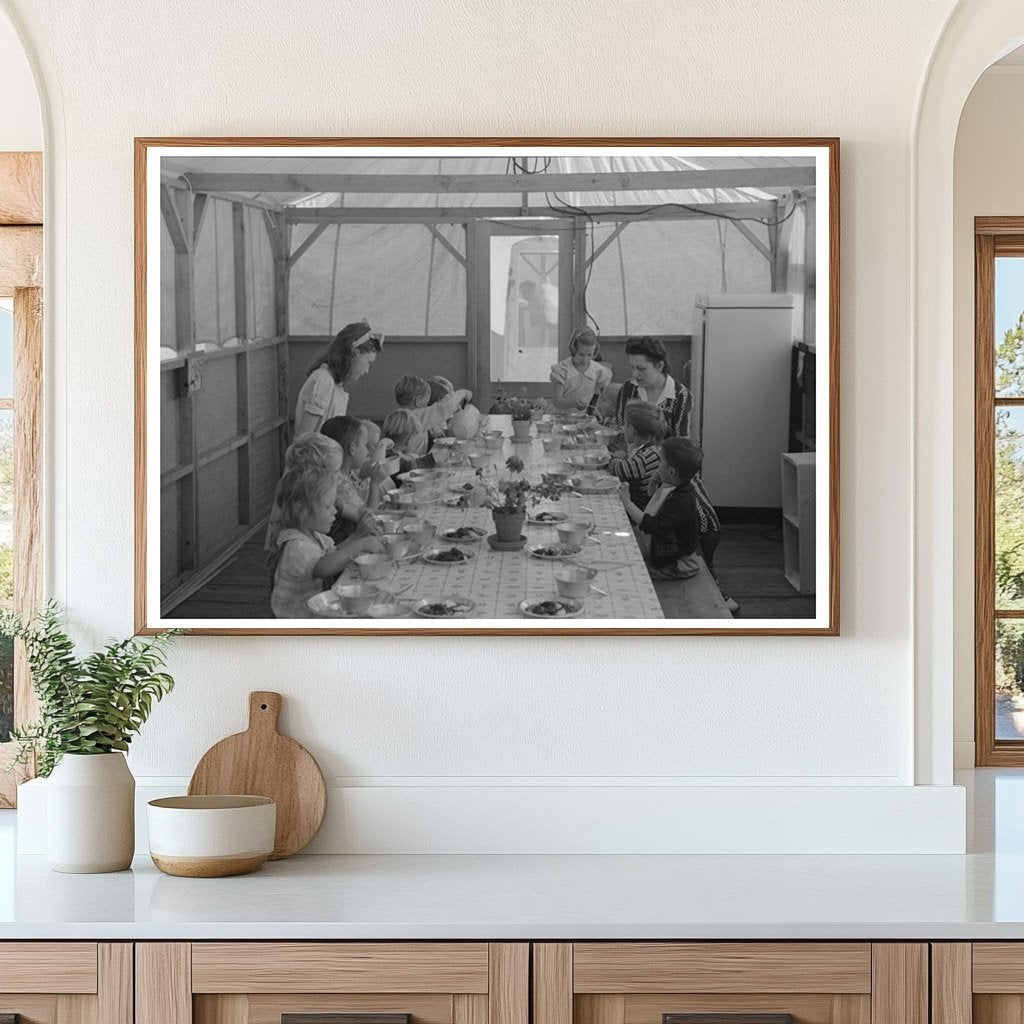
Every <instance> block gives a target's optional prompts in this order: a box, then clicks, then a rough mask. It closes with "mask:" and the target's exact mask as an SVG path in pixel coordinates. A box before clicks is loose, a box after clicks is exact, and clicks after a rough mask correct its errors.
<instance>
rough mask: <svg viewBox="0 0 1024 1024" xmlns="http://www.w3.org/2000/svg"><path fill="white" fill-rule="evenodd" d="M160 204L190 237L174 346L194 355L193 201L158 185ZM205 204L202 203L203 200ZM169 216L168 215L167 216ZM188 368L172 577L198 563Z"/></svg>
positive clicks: (180, 257) (178, 290)
mask: <svg viewBox="0 0 1024 1024" xmlns="http://www.w3.org/2000/svg"><path fill="white" fill-rule="evenodd" d="M165 191H167V193H168V196H169V197H170V198H171V200H172V201H171V204H170V206H171V209H170V210H168V209H166V208H164V206H163V196H164V192H165ZM160 198H161V208H163V209H164V219H165V220H167V223H168V228H169V229H170V230H171V238H172V240H173V239H174V234H175V233H174V230H173V229H172V228H171V223H172V221H173V222H177V223H178V224H179V225H180V228H181V231H180V235H181V238H182V239H189V241H190V243H191V244H188V245H186V246H185V247H184V249H183V250H181V251H179V249H178V246H177V244H175V249H174V337H175V344H176V347H177V350H178V351H179V352H183V353H185V354H186V358H187V359H189V360H191V359H192V358H194V353H195V347H196V315H195V258H194V257H195V240H196V238H197V237H198V232H197V231H196V230H195V222H194V219H193V218H194V213H195V210H194V208H193V203H192V201H191V198H192V197H191V195H190V194H189V193H187V192H170V191H169V190H165V189H163V188H161V190H160ZM204 205H205V204H204ZM169 216H170V218H171V219H169ZM188 376H189V368H188V365H187V363H186V366H185V369H184V372H183V373H182V377H181V380H182V390H183V393H182V402H181V422H180V423H179V425H178V431H179V434H178V437H179V448H178V458H179V459H180V460H181V461H188V462H189V463H191V465H192V467H193V470H192V474H191V476H188V477H185V478H184V479H182V481H181V482H180V483H179V484H178V543H177V550H178V565H177V573H176V574H175V577H178V576H181V575H184V574H187V573H190V572H195V570H196V568H197V567H198V565H199V481H198V479H197V474H198V470H197V468H196V456H197V454H198V452H199V439H198V437H197V436H196V420H197V416H196V411H197V405H198V402H199V392H197V391H195V390H193V389H192V388H190V387H189V386H188Z"/></svg>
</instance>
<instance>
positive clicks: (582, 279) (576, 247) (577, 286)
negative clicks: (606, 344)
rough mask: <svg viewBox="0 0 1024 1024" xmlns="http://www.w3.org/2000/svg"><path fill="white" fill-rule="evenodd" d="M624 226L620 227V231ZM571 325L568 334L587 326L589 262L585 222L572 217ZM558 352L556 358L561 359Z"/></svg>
mask: <svg viewBox="0 0 1024 1024" xmlns="http://www.w3.org/2000/svg"><path fill="white" fill-rule="evenodd" d="M623 226H624V225H620V226H619V227H618V230H619V231H621V230H622V227H623ZM571 253H572V255H571V259H572V323H571V324H570V325H569V330H570V333H571V332H572V330H573V329H574V328H576V327H586V325H587V271H588V269H589V267H590V262H589V261H588V260H587V222H586V221H585V220H584V219H583V218H582V217H573V228H572V248H571ZM561 355H562V352H561V350H559V352H558V356H559V358H561Z"/></svg>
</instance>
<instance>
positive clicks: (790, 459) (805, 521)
mask: <svg viewBox="0 0 1024 1024" xmlns="http://www.w3.org/2000/svg"><path fill="white" fill-rule="evenodd" d="M816 461H817V457H816V455H815V453H814V452H787V453H785V454H784V455H783V456H782V557H783V572H784V574H785V577H786V579H787V580H788V581H789V583H790V585H791V586H792V587H793V588H794V589H795V590H797V591H798V592H799V593H801V594H813V593H814V592H815V564H814V563H815V495H814V490H815V464H816Z"/></svg>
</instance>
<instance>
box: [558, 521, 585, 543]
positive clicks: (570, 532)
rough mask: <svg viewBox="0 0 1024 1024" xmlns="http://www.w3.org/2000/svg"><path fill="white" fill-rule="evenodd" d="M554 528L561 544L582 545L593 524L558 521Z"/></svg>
mask: <svg viewBox="0 0 1024 1024" xmlns="http://www.w3.org/2000/svg"><path fill="white" fill-rule="evenodd" d="M555 529H556V530H557V531H558V539H559V540H560V541H561V542H562V543H563V544H570V545H583V544H585V543H586V540H587V537H589V536H590V531H591V530H592V529H593V524H592V523H580V522H567V523H559V524H558V525H557V526H556V527H555Z"/></svg>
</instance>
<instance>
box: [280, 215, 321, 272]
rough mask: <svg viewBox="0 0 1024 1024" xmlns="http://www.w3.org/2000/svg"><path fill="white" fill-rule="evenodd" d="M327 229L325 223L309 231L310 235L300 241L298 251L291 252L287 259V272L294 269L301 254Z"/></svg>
mask: <svg viewBox="0 0 1024 1024" xmlns="http://www.w3.org/2000/svg"><path fill="white" fill-rule="evenodd" d="M329 227H330V223H329V222H326V221H325V222H324V223H323V224H317V226H316V227H315V228H313V230H312V231H310V233H309V234H308V235H306V237H305V238H304V239H303V240H302V242H301V244H300V245H299V247H298V249H296V250H295V252H293V253H292V254H291V256H289V257H288V269H289V270H291V268H292V267H294V266H295V264H296V263H298V262H299V260H300V259H301V258H302V255H303V253H305V252H307V251H308V250H309V248H310V246H312V244H313V243H314V242H315V241H316V240H317V239H318V238H319V237H320V236H321V235H322V234H323V233H324V232H325V231H326V230H327V229H328V228H329Z"/></svg>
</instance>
